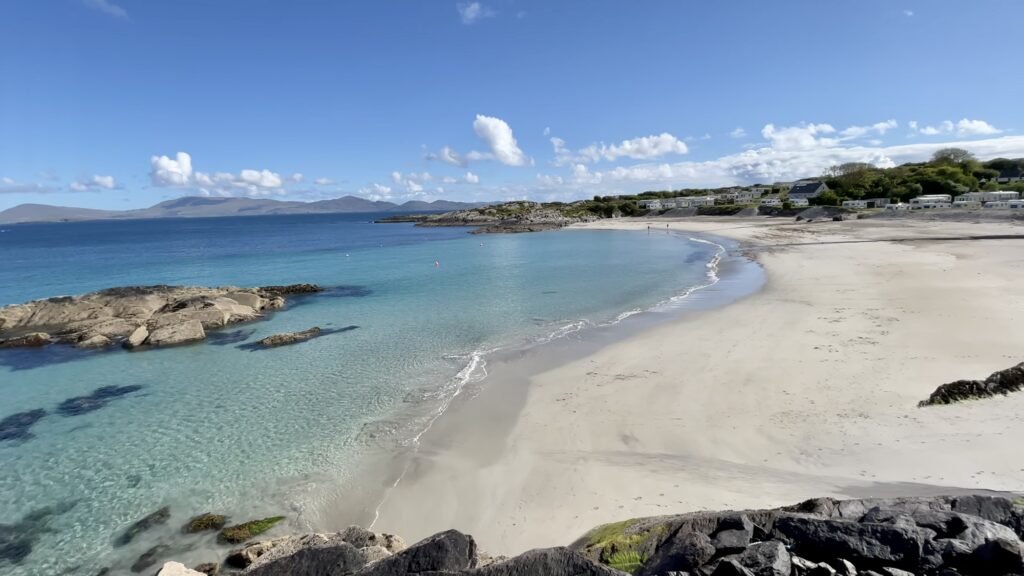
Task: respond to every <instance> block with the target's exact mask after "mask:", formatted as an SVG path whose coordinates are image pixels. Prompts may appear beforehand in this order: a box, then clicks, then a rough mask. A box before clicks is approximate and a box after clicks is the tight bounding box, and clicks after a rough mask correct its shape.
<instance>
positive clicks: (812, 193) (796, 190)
mask: <svg viewBox="0 0 1024 576" xmlns="http://www.w3.org/2000/svg"><path fill="white" fill-rule="evenodd" d="M827 191H828V186H826V185H825V183H824V182H817V181H814V182H797V183H796V184H794V185H793V187H792V188H790V189H789V199H790V200H793V199H794V198H817V197H818V196H821V194H822V193H823V192H827Z"/></svg>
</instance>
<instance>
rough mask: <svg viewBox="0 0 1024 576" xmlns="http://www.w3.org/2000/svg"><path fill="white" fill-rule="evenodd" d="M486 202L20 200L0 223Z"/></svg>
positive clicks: (417, 208)
mask: <svg viewBox="0 0 1024 576" xmlns="http://www.w3.org/2000/svg"><path fill="white" fill-rule="evenodd" d="M487 204H489V203H488V202H481V203H469V202H449V201H447V200H435V201H433V202H422V201H419V200H410V201H409V202H406V203H404V204H395V203H393V202H381V201H373V200H367V199H365V198H359V197H357V196H343V197H341V198H334V199H332V200H320V201H318V202H295V201H281V200H266V199H254V198H207V197H201V196H186V197H184V198H175V199H174V200H167V201H166V202H161V203H159V204H157V205H155V206H151V207H149V208H141V209H138V210H93V209H90V208H71V207H67V206H48V205H46V204H19V205H17V206H15V207H13V208H9V209H7V210H4V211H3V212H0V224H15V223H19V222H74V221H81V220H135V219H140V218H208V217H213V216H268V215H275V214H339V213H350V212H450V211H452V210H464V209H466V208H475V207H478V206H486V205H487Z"/></svg>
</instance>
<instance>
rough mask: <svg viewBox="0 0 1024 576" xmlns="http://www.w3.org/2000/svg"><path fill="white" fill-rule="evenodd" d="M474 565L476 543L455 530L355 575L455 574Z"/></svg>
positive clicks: (426, 540) (423, 541)
mask: <svg viewBox="0 0 1024 576" xmlns="http://www.w3.org/2000/svg"><path fill="white" fill-rule="evenodd" d="M475 565H476V542H474V541H473V537H472V536H467V535H465V534H463V533H461V532H458V531H456V530H448V531H447V532H441V533H440V534H435V535H433V536H430V537H429V538H426V539H424V540H421V541H420V542H417V543H416V544H413V545H412V546H410V547H409V548H406V549H405V550H403V551H401V552H399V553H398V554H395V555H393V556H390V557H388V558H384V559H383V560H380V561H378V562H375V563H373V564H371V565H369V566H367V567H365V568H363V569H362V570H360V571H359V572H358V575H359V576H399V575H405V574H417V573H419V572H431V571H434V572H445V571H447V572H458V571H460V570H467V569H470V568H474V567H475ZM493 566H494V565H492V566H491V567H493Z"/></svg>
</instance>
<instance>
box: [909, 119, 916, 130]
mask: <svg viewBox="0 0 1024 576" xmlns="http://www.w3.org/2000/svg"><path fill="white" fill-rule="evenodd" d="M907 126H909V127H910V129H911V130H915V131H916V130H917V120H911V121H910V122H907Z"/></svg>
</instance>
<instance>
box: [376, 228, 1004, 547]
mask: <svg viewBox="0 0 1024 576" xmlns="http://www.w3.org/2000/svg"><path fill="white" fill-rule="evenodd" d="M669 225H670V226H671V227H672V228H673V229H677V230H685V231H703V232H710V233H714V234H718V235H720V236H725V237H729V238H733V239H736V240H739V241H741V242H742V243H743V245H745V246H748V247H752V250H751V251H750V253H751V254H754V255H755V256H754V257H755V258H756V260H757V261H758V262H760V263H761V265H762V266H763V267H764V269H765V270H766V273H767V283H766V285H765V287H764V289H763V290H761V291H759V292H757V293H756V294H754V295H752V296H750V297H747V298H745V299H743V300H741V301H739V302H736V303H734V304H730V305H728V306H725V307H723V308H720V309H714V310H709V311H704V312H692V313H689V314H687V315H685V317H684V318H682V319H680V320H676V321H673V322H671V323H668V324H663V325H660V326H656V327H653V328H650V329H647V330H644V331H641V332H640V333H638V334H636V335H634V336H631V337H629V338H628V339H626V340H623V341H619V342H615V343H612V344H609V345H607V346H605V347H603V348H600V349H599V350H596V351H594V352H593V353H592V354H589V355H587V356H586V357H583V358H582V359H579V360H574V361H571V362H569V363H567V364H563V365H556V366H552V367H551V368H550V369H547V367H543V366H542V369H543V370H544V371H543V372H541V373H539V374H535V375H533V376H532V377H529V378H527V377H525V376H524V377H522V379H521V380H522V381H516V377H515V370H511V368H510V369H509V371H508V373H506V374H504V377H502V376H503V375H502V369H503V367H501V366H499V367H497V368H496V369H495V370H492V378H494V379H495V380H494V381H492V382H491V383H490V384H488V385H485V386H484V387H483V388H482V389H481V390H480V391H479V393H478V394H476V395H475V397H472V398H470V397H469V395H467V396H466V397H463V398H461V399H460V401H459V402H457V403H456V404H455V405H454V406H453V407H452V408H451V410H450V411H449V412H448V413H446V414H445V415H444V416H443V417H442V418H441V419H439V420H438V422H437V423H436V424H435V426H434V427H433V428H432V429H431V430H430V431H428V432H427V433H426V434H425V435H424V436H423V438H422V445H421V447H420V450H419V452H418V453H417V454H416V456H415V457H414V458H413V459H412V461H411V463H410V466H409V468H408V471H407V473H406V474H405V476H404V477H403V479H402V481H401V482H400V483H399V485H398V486H397V487H396V488H395V489H393V490H391V491H390V492H389V494H388V496H387V499H386V501H385V502H384V504H383V505H382V506H381V507H380V517H379V519H378V521H377V523H376V525H375V528H376V529H381V530H388V531H394V532H397V533H400V534H403V535H404V536H405V537H406V538H409V539H416V538H418V537H421V536H425V535H428V534H430V533H433V532H437V531H440V530H443V529H447V528H452V527H454V528H458V529H460V530H463V531H465V532H468V533H470V534H473V535H474V536H475V537H476V538H477V540H478V542H479V543H480V544H481V546H482V547H483V548H484V549H486V550H488V551H490V552H492V553H503V554H513V553H518V552H520V551H523V550H525V549H528V548H532V547H547V546H555V545H562V544H567V543H569V542H571V541H572V540H573V539H575V538H576V537H577V536H579V535H580V534H582V533H583V532H584V531H585V530H587V529H589V528H591V527H593V526H595V525H598V524H601V523H604V522H610V521H616V520H622V519H625V518H630V517H635V516H648V515H658V514H666V513H674V512H684V511H690V510H698V509H722V508H739V507H766V506H775V505H781V504H788V503H793V502H796V501H799V500H802V499H805V498H808V497H813V496H825V495H832V496H864V495H869V494H879V495H883V494H884V495H891V494H898V493H901V492H905V493H926V492H930V493H941V492H950V491H953V490H954V489H955V488H972V489H977V488H985V489H994V490H1010V491H1019V490H1022V489H1024V457H1021V454H1022V452H1021V450H1020V448H1019V446H1020V438H1021V437H1022V436H1024V393H1022V394H1018V395H1013V396H1009V397H1005V398H996V399H991V400H986V401H978V402H971V403H965V404H960V405H956V406H948V407H934V408H917V406H916V404H917V402H918V401H919V400H921V399H923V398H925V397H927V396H928V394H929V393H930V392H931V391H932V390H933V389H934V388H935V387H936V386H938V385H939V384H942V383H945V382H949V381H952V380H956V379H960V378H982V377H985V376H987V375H988V374H989V373H991V372H993V371H995V370H999V369H1003V368H1007V367H1009V366H1011V365H1014V364H1016V363H1018V362H1020V361H1021V360H1024V350H1022V344H1024V295H1022V293H1021V287H1022V286H1024V239H1021V240H1005V239H1004V240H974V241H948V240H947V241H934V240H921V241H915V242H888V241H874V240H888V239H894V238H918V239H927V238H929V237H938V236H957V235H981V234H986V235H987V234H1024V227H1021V226H1015V225H1012V224H1003V223H983V224H968V223H956V222H919V221H913V220H885V221H871V220H860V221H851V222H843V223H833V222H821V223H812V224H803V225H794V224H793V223H792V222H791V221H788V222H784V221H781V220H768V219H748V220H740V219H732V218H729V219H725V218H708V219H687V220H678V221H672V222H670V223H669ZM646 226H647V223H646V222H637V221H632V222H630V221H622V222H613V223H608V222H601V223H598V224H596V225H592V226H591V227H595V228H601V227H603V228H611V227H614V228H639V229H643V228H645V227H646ZM658 226H664V223H659V224H658ZM866 240H867V241H868V242H864V241H866ZM851 241H856V242H851ZM528 356H529V354H527V357H526V358H523V359H521V360H520V361H519V362H520V363H521V365H529V364H530V362H531V358H529V357H528Z"/></svg>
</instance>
